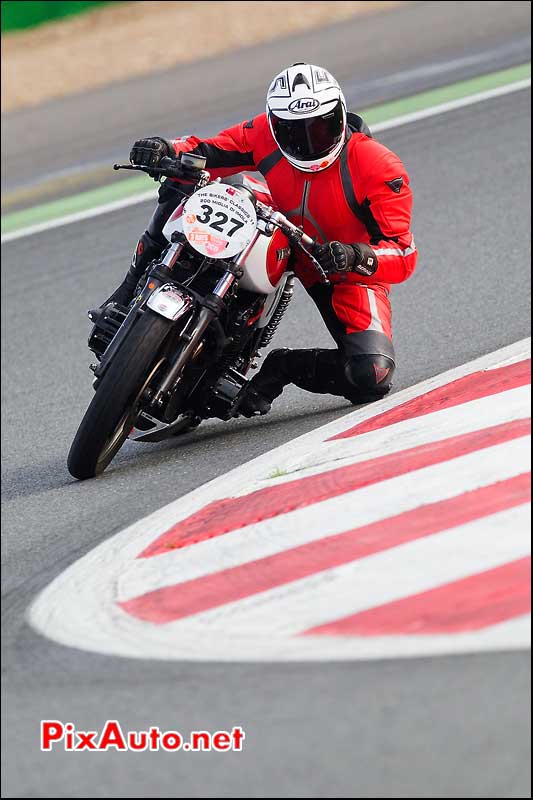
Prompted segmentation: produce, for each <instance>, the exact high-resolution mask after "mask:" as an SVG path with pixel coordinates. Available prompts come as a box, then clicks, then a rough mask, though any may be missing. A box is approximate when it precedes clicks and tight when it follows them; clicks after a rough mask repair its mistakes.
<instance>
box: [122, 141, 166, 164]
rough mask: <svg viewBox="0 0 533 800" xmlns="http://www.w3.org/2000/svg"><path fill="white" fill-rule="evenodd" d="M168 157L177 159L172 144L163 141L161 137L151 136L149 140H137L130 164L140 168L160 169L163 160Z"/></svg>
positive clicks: (132, 150)
mask: <svg viewBox="0 0 533 800" xmlns="http://www.w3.org/2000/svg"><path fill="white" fill-rule="evenodd" d="M166 156H170V157H171V158H175V157H176V151H175V150H174V148H173V147H172V142H170V141H169V140H168V139H162V138H161V136H150V137H149V138H147V139H137V141H136V142H135V143H134V145H133V147H132V148H131V153H130V162H131V163H132V164H135V165H136V166H139V167H158V166H159V164H160V162H161V159H162V158H165V157H166Z"/></svg>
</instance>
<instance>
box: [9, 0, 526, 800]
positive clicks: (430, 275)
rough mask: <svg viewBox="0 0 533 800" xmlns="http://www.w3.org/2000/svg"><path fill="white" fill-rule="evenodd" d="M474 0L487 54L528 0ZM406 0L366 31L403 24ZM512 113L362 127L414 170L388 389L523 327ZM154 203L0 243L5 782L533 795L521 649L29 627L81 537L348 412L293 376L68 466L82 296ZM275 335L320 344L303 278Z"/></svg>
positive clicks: (133, 793) (26, 793)
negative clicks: (167, 746) (260, 407)
mask: <svg viewBox="0 0 533 800" xmlns="http://www.w3.org/2000/svg"><path fill="white" fill-rule="evenodd" d="M458 5H463V6H479V5H484V4H448V3H446V4H439V3H428V4H420V8H419V9H418V15H419V16H420V19H421V21H420V26H422V27H423V23H424V20H425V17H424V16H423V15H424V14H426V13H427V14H435V13H437V12H438V11H439V9H438V8H437V7H439V6H447V7H448V6H451V7H453V8H454V11H453V12H451V15H450V20H452V19H453V14H454V13H456V9H455V7H456V6H458ZM489 5H490V13H489V12H487V13H486V14H485V15H484V17H483V23H482V24H480V25H478V26H475V25H474V24H473V22H470V23H469V24H470V30H471V31H472V30H473V29H474V28H475V29H476V31H477V33H478V38H477V40H476V46H477V47H478V48H479V50H481V49H482V48H483V42H484V41H485V40H484V39H483V36H482V35H481V34H480V33H479V31H480V30H481V31H482V32H484V35H485V39H486V43H487V49H491V48H494V47H497V46H498V45H499V44H504V43H506V44H508V43H509V42H511V41H512V40H513V36H515V37H522V38H523V36H524V35H525V34H526V33H527V23H526V20H525V14H524V15H523V16H522V18H521V22H520V25H519V24H518V17H519V11H517V10H516V7H518V6H521V7H524V6H529V4H524V3H522V4H520V3H492V4H489ZM407 13H408V14H412V13H413V12H412V11H409V12H407V11H404V12H401V13H399V12H394V14H391V15H384V16H383V17H382V25H383V24H385V25H389V26H390V31H392V30H399V27H401V26H400V20H401V15H402V14H407ZM473 13H474V12H473V11H472V15H473ZM520 13H521V12H520ZM513 15H515V20H516V28H515V30H514V33H513V31H512V30H510V27H511V23H510V22H509V20H510V19H512V18H513ZM466 16H468V15H466ZM422 18H423V19H422ZM477 19H478V17H477ZM387 20H389V21H388V22H387ZM411 22H412V20H411ZM455 22H456V21H455V20H454V21H453V25H455ZM520 26H521V27H520ZM441 28H442V30H439V41H441V39H446V37H447V36H448V40H449V41H450V42H451V41H452V40H454V38H453V35H452V34H453V30H452V22H451V21H450V27H446V26H445V25H444V24H443V23H442V21H441ZM463 29H465V30H466V29H468V24H467V22H466V21H465V23H464V26H463ZM343 30H344V27H343ZM461 36H462V33H461ZM312 38H313V37H312V36H310V39H312ZM459 40H460V39H459ZM389 41H392V33H391V36H390V39H389ZM454 41H457V40H454ZM272 47H273V48H274V50H276V48H277V45H273V46H272ZM329 47H330V51H331V53H332V54H334V53H335V52H337V55H336V56H335V58H337V59H338V62H339V63H340V62H341V61H342V58H341V56H340V55H339V54H338V48H337V44H336V42H335V41H334V40H330V41H329ZM450 47H451V46H450ZM390 52H391V55H390V58H391V62H387V61H385V62H384V61H382V63H381V65H380V68H381V71H383V72H384V71H385V64H386V65H387V66H388V65H389V63H392V64H393V63H394V59H395V58H396V57H397V55H398V53H397V50H395V49H394V48H391V50H390ZM448 53H450V48H449V50H448ZM285 55H286V54H285ZM422 55H423V54H422ZM422 55H421V54H420V53H419V52H417V51H414V52H413V53H412V54H411V58H412V60H411V61H410V66H411V67H413V68H414V67H416V66H417V65H418V64H419V63H420V61H418V60H417V59H419V58H421V57H422ZM442 55H443V57H444V55H446V53H445V52H444V49H443V51H442ZM343 57H344V59H345V60H346V59H348V60H349V59H352V61H353V63H355V60H356V55H355V53H346V52H345V53H344V54H343ZM404 57H405V59H406V61H407V60H408V58H407V55H406V54H404ZM289 59H292V56H289ZM282 60H283V58H282ZM285 60H287V58H286V57H285ZM292 60H295V59H292ZM317 60H318V59H317ZM322 60H324V58H323V59H322ZM221 62H224V59H221ZM265 63H266V62H265ZM269 66H270V63H268V64H267V65H266V67H265V71H266V73H268V71H269V70H268V68H269ZM493 66H494V68H497V67H499V66H500V64H495V65H493ZM259 68H260V67H259V66H257V69H258V70H259ZM270 71H272V70H270ZM340 77H342V74H341V75H340ZM214 88H216V87H212V86H211V85H209V87H208V89H206V96H208V97H209V96H213V95H211V94H210V93H211V92H212V91H214ZM221 102H222V101H221ZM222 104H223V103H222ZM230 110H232V109H230ZM117 113H118V112H117ZM218 113H219V115H222V114H223V112H222V110H221V108H219V109H218ZM124 114H125V115H126V117H127V115H128V114H129V112H128V111H127V109H125V108H124ZM529 115H530V106H529V92H526V91H521V92H517V93H516V94H512V95H509V96H506V97H502V98H498V99H494V100H490V101H487V102H484V103H481V104H479V105H477V106H473V107H471V108H464V109H461V110H458V111H454V112H451V113H449V114H447V115H446V116H445V117H443V118H438V117H436V118H433V119H428V120H425V121H422V122H420V123H416V124H413V125H409V126H406V127H404V128H399V129H397V130H391V131H389V132H387V133H386V134H385V133H384V134H382V135H381V136H380V138H381V139H382V141H384V143H385V144H387V145H389V146H390V147H392V148H393V149H395V150H396V151H397V152H399V153H400V155H401V156H402V158H403V159H404V161H405V162H406V164H407V166H408V169H409V171H410V174H411V177H412V182H413V186H414V190H415V197H416V209H415V225H414V230H415V234H416V238H417V244H418V246H419V249H420V251H421V258H420V262H419V269H418V272H417V274H416V275H415V277H414V278H413V279H412V280H411V281H410V282H408V283H407V284H405V285H404V286H400V287H397V288H396V289H395V291H394V294H393V308H394V312H395V316H394V323H395V331H396V345H397V351H398V358H399V372H398V379H397V383H396V385H397V387H398V388H402V387H405V386H409V385H411V384H413V383H415V382H417V381H419V380H421V379H423V378H425V377H429V376H431V375H434V374H436V373H438V372H441V371H443V370H445V369H447V368H449V367H453V366H455V365H458V364H461V363H463V362H465V361H467V360H469V359H472V358H474V357H476V356H478V355H481V354H484V353H487V352H490V351H491V350H494V349H496V348H498V347H501V346H503V345H505V344H509V343H512V342H514V341H517V340H518V339H521V338H523V337H525V336H527V335H529V302H530V299H529V261H530V259H529V252H528V242H529V239H530V230H529V202H530V201H529V180H528V179H527V173H528V170H529V158H530V155H529V153H530V151H529V128H530V126H529ZM191 125H192V123H191ZM191 129H192V128H191ZM119 135H122V134H119ZM126 139H127V141H128V142H129V140H130V139H131V135H129V134H128V135H127V136H126ZM102 154H103V155H105V152H103V151H102ZM148 213H149V207H148V206H137V207H134V208H130V209H125V210H123V211H119V212H115V213H114V214H110V215H108V216H104V217H99V218H96V219H94V220H88V221H86V222H84V223H83V224H81V225H71V226H67V227H65V228H62V229H59V230H55V231H50V232H49V233H43V234H39V235H35V236H33V237H30V238H27V239H22V240H19V241H17V242H13V243H11V244H7V245H5V246H4V248H3V267H4V269H3V278H2V279H3V284H2V296H3V309H2V310H3V314H2V341H3V371H4V375H3V385H2V391H3V399H2V414H3V422H4V423H6V424H4V425H3V450H2V453H3V469H4V474H3V496H4V503H5V505H4V511H3V523H4V524H3V534H4V542H3V567H4V582H3V593H4V595H3V626H4V658H3V664H4V692H5V697H4V699H5V700H6V702H5V703H4V717H3V725H4V737H5V738H4V757H5V765H4V786H3V796H6V797H32V796H33V797H107V796H119V797H146V796H152V797H206V796H207V797H284V796H289V797H335V796H340V797H437V796H443V797H460V796H466V797H526V796H529V795H530V789H529V768H528V764H529V752H530V742H529V706H530V703H529V657H528V655H527V654H525V653H513V654H510V653H498V654H496V653H495V654H488V655H487V654H483V655H482V654H480V655H471V656H464V657H462V656H459V657H452V658H447V657H446V658H435V659H417V660H410V661H409V662H405V661H397V662H395V661H392V662H375V663H343V664H339V663H335V664H332V663H323V664H305V665H302V664H267V665H264V664H263V665H257V664H255V665H248V664H235V665H217V664H200V665H195V664H180V663H168V664H165V663H155V662H150V661H131V660H128V659H115V658H109V657H103V656H101V657H100V656H96V655H92V654H88V653H84V652H81V651H77V650H72V649H68V648H63V647H59V646H57V645H55V644H53V643H51V642H48V641H46V640H44V639H42V638H40V637H39V636H37V635H36V634H34V633H33V632H32V631H31V630H30V629H29V628H28V626H27V625H26V624H25V622H24V612H25V610H26V608H27V606H28V604H29V602H30V601H31V600H32V598H33V597H34V596H35V594H36V592H37V591H38V590H39V589H40V588H42V587H44V586H45V585H47V584H48V583H49V582H50V581H51V580H52V578H53V577H55V576H56V575H57V574H58V573H59V572H61V571H62V570H63V569H64V568H65V567H66V566H68V565H69V564H71V563H72V562H73V561H74V560H76V559H77V558H79V557H80V556H81V555H83V554H84V553H86V552H87V551H88V550H89V549H91V548H92V547H94V546H95V545H96V544H97V543H98V542H100V541H102V540H103V539H106V538H107V537H109V536H110V535H111V534H112V533H114V532H115V531H117V530H119V529H121V528H123V527H125V526H126V525H127V524H129V523H131V522H133V521H134V520H135V519H138V518H139V517H141V516H144V515H146V514H147V513H149V512H150V511H153V510H154V509H156V508H158V507H159V506H161V505H163V504H164V503H167V502H169V501H170V500H173V499H175V498H176V497H178V496H180V495H181V494H184V493H185V492H187V491H188V490H190V489H192V488H194V487H195V486H197V485H198V482H199V481H202V482H203V481H207V480H209V479H210V478H212V477H215V476H216V475H219V474H221V473H223V472H224V471H226V470H227V469H229V468H231V467H233V466H236V465H237V464H239V463H242V462H244V461H245V460H247V459H249V458H251V457H253V456H255V455H258V454H259V453H261V452H264V451H265V450H267V449H269V448H271V447H273V446H276V445H279V444H281V443H283V442H284V441H288V440H290V439H292V438H293V437H294V436H296V435H298V434H300V433H303V432H305V431H306V430H310V429H312V428H313V427H316V426H317V425H318V424H321V423H324V422H327V421H329V420H330V419H334V418H335V417H337V416H338V415H340V414H342V413H345V412H346V411H347V410H349V409H348V408H347V407H346V405H344V404H343V403H340V402H339V401H338V400H336V399H335V398H326V397H315V396H313V395H309V394H306V393H301V392H298V391H296V390H289V391H287V392H286V393H285V394H284V395H283V397H282V399H281V401H280V402H279V403H278V405H277V406H276V408H275V410H274V411H273V413H272V414H271V415H270V416H269V417H267V418H265V419H262V420H259V421H238V422H235V423H232V424H226V425H224V424H222V423H217V422H213V423H210V424H206V425H205V426H202V427H201V428H200V430H199V431H198V432H197V433H196V434H195V435H194V436H192V437H189V438H188V439H187V440H184V441H183V442H182V443H180V445H179V446H177V445H175V444H167V443H163V444H159V445H145V446H140V445H138V446H135V445H133V444H129V445H128V446H126V447H125V448H124V451H123V453H122V454H121V455H120V456H119V457H118V458H117V460H116V462H115V465H114V468H113V469H110V470H109V472H108V473H106V475H105V476H104V477H103V478H102V479H99V480H98V481H93V482H89V483H84V484H77V483H74V482H73V481H72V480H71V479H70V477H69V476H68V473H67V471H66V467H65V456H66V452H67V450H68V447H69V444H70V441H71V438H72V436H73V434H74V431H75V429H76V426H77V424H78V422H79V420H80V418H81V415H82V413H83V410H84V408H85V405H86V403H87V402H88V399H89V397H90V391H91V390H90V373H89V372H88V370H87V368H86V365H87V363H88V361H89V358H88V353H87V351H86V349H85V336H86V332H87V325H86V323H85V318H84V311H85V308H86V307H87V306H88V304H89V302H90V301H91V299H94V298H98V297H101V296H102V295H103V294H104V293H105V292H106V291H107V290H108V289H110V288H111V287H112V286H113V284H114V283H115V282H116V280H117V279H118V278H119V276H120V274H121V273H122V271H123V269H124V266H125V264H126V263H127V259H128V255H129V251H130V250H131V246H132V244H133V242H134V240H135V238H136V235H137V233H138V231H139V230H140V229H142V226H143V224H144V220H145V219H146V217H147V215H148ZM281 342H283V343H284V344H287V345H289V346H302V345H304V346H306V345H309V344H310V343H311V342H313V344H314V345H318V346H321V345H326V346H327V345H328V335H327V334H326V333H325V332H324V331H323V329H322V327H321V325H320V322H319V320H318V319H317V316H316V315H315V314H314V313H313V312H312V311H311V307H310V306H309V304H308V301H307V300H306V298H305V297H304V295H303V293H302V292H299V293H298V295H297V299H296V302H295V304H294V306H293V307H292V309H291V314H290V317H289V319H287V320H286V322H285V323H284V326H283V330H282V332H281V333H280V334H279V338H278V339H277V343H278V344H279V343H281ZM42 718H57V719H62V720H64V721H68V720H70V721H73V722H75V723H76V724H77V726H78V727H80V728H82V729H85V730H88V729H91V728H95V729H96V728H99V727H101V725H102V723H103V721H104V720H105V719H107V718H117V719H119V720H120V722H121V724H122V725H123V727H124V728H134V729H135V728H142V727H148V726H149V725H159V726H160V727H161V728H166V729H169V728H177V729H182V730H183V731H188V730H190V729H194V728H196V729H198V728H200V729H206V730H217V729H221V728H222V729H228V728H231V727H232V725H233V724H241V725H242V726H243V727H244V729H245V730H246V731H247V740H246V745H245V749H244V752H243V753H242V754H238V753H236V754H233V753H232V754H211V753H200V754H179V755H175V754H167V753H151V754H128V755H126V756H124V755H122V754H114V753H110V754H98V755H94V754H87V753H80V754H65V753H63V752H62V751H60V750H58V751H53V752H52V753H51V754H42V753H40V752H39V749H38V726H39V720H40V719H42ZM95 759H97V760H95Z"/></svg>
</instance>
